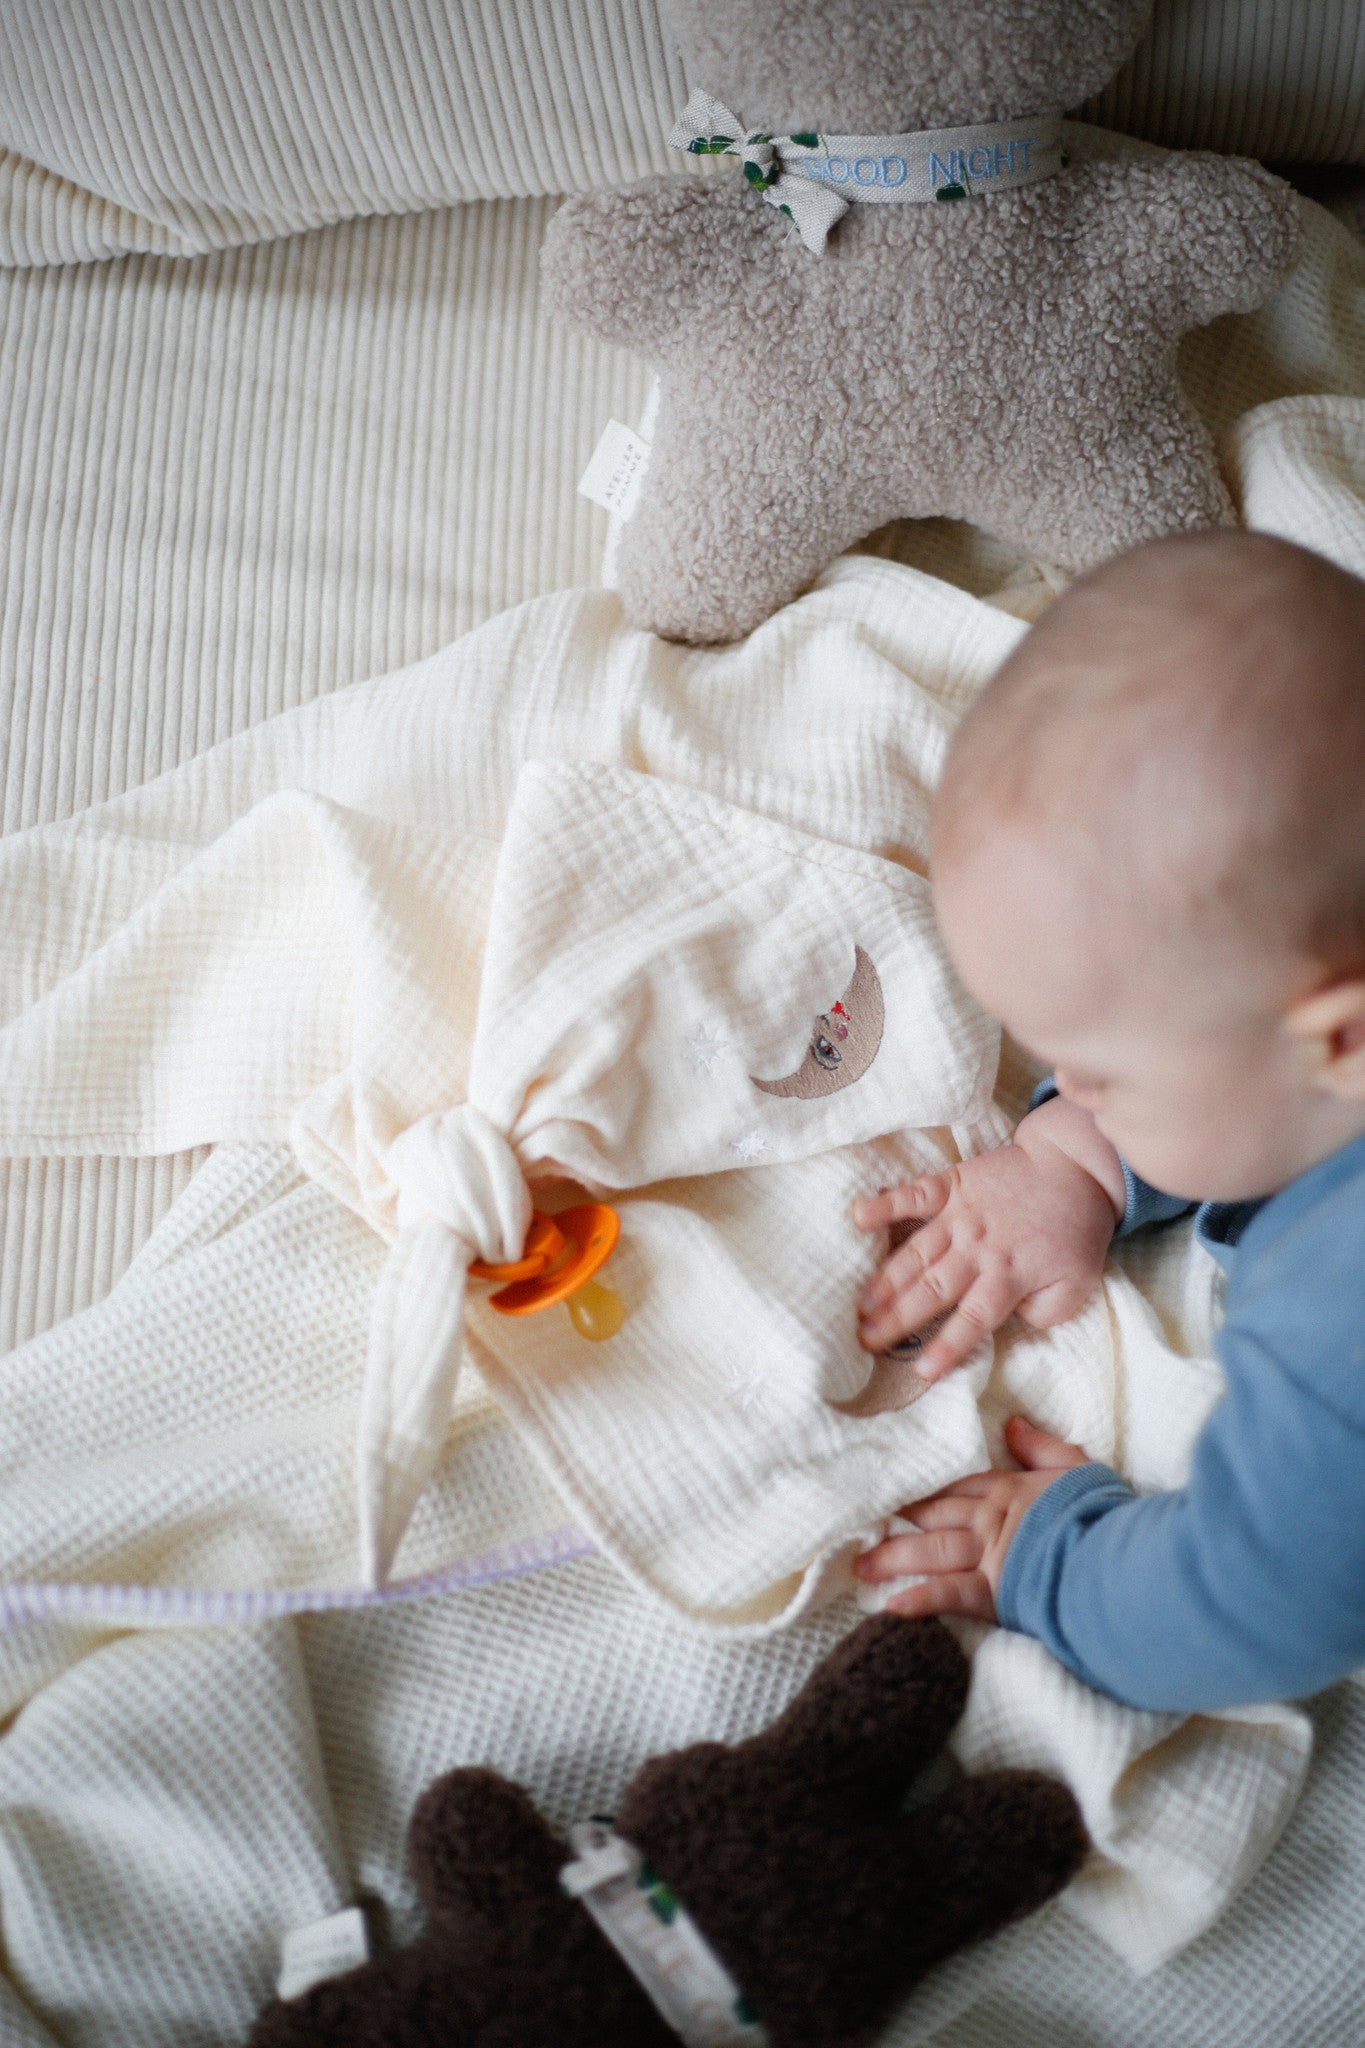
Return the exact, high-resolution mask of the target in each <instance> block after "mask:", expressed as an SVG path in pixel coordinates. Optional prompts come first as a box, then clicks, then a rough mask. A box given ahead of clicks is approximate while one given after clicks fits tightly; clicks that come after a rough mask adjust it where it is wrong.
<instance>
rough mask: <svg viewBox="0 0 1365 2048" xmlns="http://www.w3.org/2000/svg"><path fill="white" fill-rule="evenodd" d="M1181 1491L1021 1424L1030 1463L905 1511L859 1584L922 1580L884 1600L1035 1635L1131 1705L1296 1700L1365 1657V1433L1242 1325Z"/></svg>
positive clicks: (1354, 1408)
mask: <svg viewBox="0 0 1365 2048" xmlns="http://www.w3.org/2000/svg"><path fill="white" fill-rule="evenodd" d="M1226 1363H1227V1367H1228V1376H1229V1387H1228V1393H1227V1397H1226V1399H1225V1400H1223V1401H1222V1402H1221V1403H1220V1404H1219V1406H1218V1407H1217V1408H1215V1410H1214V1412H1213V1414H1212V1416H1211V1417H1210V1418H1209V1420H1208V1422H1207V1423H1206V1424H1205V1426H1204V1429H1203V1432H1202V1433H1201V1435H1200V1438H1199V1441H1198V1443H1197V1444H1196V1445H1195V1450H1194V1457H1193V1461H1192V1463H1191V1467H1190V1477H1189V1482H1188V1484H1187V1485H1186V1486H1185V1487H1184V1488H1182V1489H1181V1490H1180V1491H1179V1492H1174V1493H1158V1494H1152V1495H1149V1496H1147V1497H1145V1498H1141V1499H1139V1498H1138V1497H1137V1496H1136V1495H1135V1494H1134V1493H1133V1492H1132V1491H1131V1490H1130V1488H1128V1487H1127V1486H1126V1485H1125V1484H1124V1482H1123V1481H1122V1480H1121V1479H1120V1478H1119V1476H1118V1474H1117V1473H1115V1472H1112V1471H1110V1469H1109V1468H1108V1466H1106V1465H1096V1464H1090V1463H1087V1462H1086V1459H1085V1454H1084V1452H1083V1451H1080V1450H1078V1449H1077V1447H1076V1446H1075V1445H1074V1444H1063V1443H1060V1442H1058V1440H1057V1439H1056V1438H1055V1437H1050V1436H1047V1435H1045V1434H1044V1432H1043V1431H1042V1430H1040V1429H1036V1428H1034V1426H1033V1425H1032V1424H1031V1423H1029V1422H1027V1421H1025V1419H1024V1418H1023V1417H1022V1416H1016V1417H1015V1418H1014V1420H1013V1421H1012V1422H1011V1423H1010V1424H1009V1425H1008V1428H1007V1431H1006V1441H1007V1443H1008V1445H1009V1448H1010V1450H1011V1451H1012V1452H1013V1454H1014V1456H1015V1457H1016V1458H1018V1459H1019V1460H1020V1461H1021V1462H1022V1463H1024V1464H1025V1465H1026V1466H1027V1467H1028V1469H1027V1470H1025V1471H1023V1472H974V1473H971V1474H969V1475H968V1476H967V1477H966V1478H965V1479H960V1480H957V1481H955V1482H954V1484H953V1485H951V1486H947V1487H945V1488H944V1489H943V1491H942V1492H941V1493H938V1494H935V1495H934V1496H933V1497H932V1498H931V1499H929V1500H925V1501H916V1502H913V1503H911V1505H910V1506H909V1507H907V1508H906V1509H905V1510H904V1513H905V1514H906V1516H907V1517H908V1518H909V1519H910V1520H912V1521H913V1522H914V1523H915V1524H916V1529H917V1531H918V1532H919V1533H916V1534H913V1535H898V1536H892V1537H890V1538H888V1539H887V1540H886V1541H885V1542H884V1543H881V1544H879V1545H878V1546H877V1548H876V1549H875V1550H872V1551H869V1552H868V1553H867V1555H866V1556H865V1557H862V1558H860V1559H859V1560H858V1564H857V1567H856V1569H857V1571H858V1575H859V1577H861V1578H863V1579H866V1580H868V1581H870V1582H872V1583H876V1582H877V1581H879V1580H886V1579H892V1578H901V1577H905V1576H907V1575H909V1574H911V1573H916V1574H923V1575H924V1576H923V1577H922V1578H921V1579H920V1583H919V1584H918V1585H915V1586H912V1587H910V1588H908V1589H907V1590H906V1591H905V1592H904V1593H900V1594H897V1595H895V1596H894V1597H893V1598H892V1600H891V1601H889V1602H888V1605H889V1606H890V1607H892V1608H893V1609H894V1610H895V1611H896V1612H897V1613H902V1614H907V1615H925V1614H967V1615H973V1616H975V1617H977V1618H978V1619H980V1620H982V1621H993V1620H998V1621H999V1622H1000V1623H1001V1624H1002V1625H1003V1626H1004V1627H1006V1628H1012V1629H1017V1630H1019V1631H1020V1632H1021V1633H1023V1634H1025V1635H1032V1636H1036V1637H1038V1639H1039V1640H1040V1641H1041V1642H1044V1643H1046V1644H1047V1646H1048V1648H1049V1649H1050V1650H1051V1651H1052V1653H1053V1655H1054V1656H1055V1657H1057V1658H1058V1659H1059V1660H1060V1661H1061V1662H1062V1663H1063V1664H1065V1665H1066V1666H1067V1667H1068V1668H1069V1669H1070V1670H1072V1671H1074V1672H1075V1673H1076V1674H1077V1675H1078V1677H1080V1678H1083V1679H1084V1680H1085V1681H1086V1682H1087V1684H1089V1685H1092V1686H1094V1687H1095V1688H1096V1690H1097V1691H1099V1692H1104V1693H1108V1694H1109V1695H1110V1697H1111V1698H1113V1699H1117V1700H1121V1701H1123V1702H1124V1703H1125V1704H1126V1705H1128V1706H1134V1707H1146V1708H1150V1709H1153V1710H1155V1711H1159V1712H1165V1713H1199V1712H1212V1711H1215V1710H1216V1709H1218V1708H1221V1707H1229V1706H1249V1705H1252V1704H1253V1703H1255V1702H1257V1701H1260V1700H1275V1699H1286V1698H1290V1699H1295V1698H1300V1697H1302V1696H1303V1695H1305V1694H1307V1693H1311V1692H1316V1691H1318V1690H1319V1689H1320V1688H1321V1687H1323V1686H1325V1685H1329V1684H1331V1683H1332V1682H1333V1681H1334V1680H1336V1679H1339V1678H1344V1677H1345V1676H1346V1675H1347V1674H1348V1673H1349V1672H1351V1671H1354V1670H1356V1669H1358V1668H1359V1667H1360V1665H1361V1664H1362V1663H1363V1662H1365V1514H1362V1512H1361V1507H1360V1475H1361V1471H1362V1468H1365V1423H1363V1422H1362V1418H1361V1414H1360V1406H1361V1404H1360V1398H1359V1393H1358V1390H1357V1389H1352V1390H1351V1398H1350V1399H1349V1400H1348V1401H1346V1402H1340V1401H1338V1400H1337V1399H1336V1398H1335V1396H1336V1392H1337V1389H1336V1388H1335V1387H1332V1386H1330V1385H1329V1386H1328V1387H1326V1388H1325V1389H1323V1390H1322V1393H1323V1396H1324V1398H1320V1397H1319V1390H1318V1388H1317V1387H1316V1386H1314V1385H1310V1384H1308V1383H1306V1382H1305V1381H1302V1380H1300V1379H1299V1377H1298V1375H1297V1374H1296V1373H1293V1372H1290V1371H1288V1370H1286V1368H1285V1367H1284V1365H1283V1363H1282V1362H1281V1361H1280V1360H1278V1359H1276V1358H1275V1357H1274V1356H1273V1354H1272V1353H1270V1352H1269V1351H1268V1350H1266V1349H1265V1348H1263V1346H1262V1345H1261V1344H1260V1343H1259V1342H1257V1341H1256V1340H1255V1339H1254V1338H1251V1337H1250V1335H1249V1334H1248V1335H1247V1336H1246V1337H1245V1338H1244V1337H1242V1336H1241V1335H1240V1334H1239V1336H1238V1337H1237V1339H1236V1340H1235V1342H1234V1344H1233V1345H1232V1347H1230V1355H1227V1356H1226Z"/></svg>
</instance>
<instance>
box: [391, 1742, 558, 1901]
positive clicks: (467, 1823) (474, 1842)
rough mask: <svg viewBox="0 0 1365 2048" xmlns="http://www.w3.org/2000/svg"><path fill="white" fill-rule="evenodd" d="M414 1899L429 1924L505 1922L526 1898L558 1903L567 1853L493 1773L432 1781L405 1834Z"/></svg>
mask: <svg viewBox="0 0 1365 2048" xmlns="http://www.w3.org/2000/svg"><path fill="white" fill-rule="evenodd" d="M408 1856H409V1859H410V1861H411V1864H412V1874H413V1877H414V1880H415V1881H416V1885H417V1891H418V1895H419V1897H420V1898H421V1901H422V1904H423V1905H424V1906H425V1908H426V1910H427V1912H428V1914H429V1915H430V1916H431V1918H432V1919H433V1920H437V1919H443V1920H446V1921H450V1920H451V1919H456V1920H460V1919H466V1918H476V1919H487V1920H492V1921H494V1922H505V1921H506V1920H507V1919H508V1918H509V1917H510V1916H511V1915H512V1914H514V1913H516V1912H518V1911H519V1910H520V1909H521V1908H522V1907H523V1906H524V1905H525V1903H526V1901H527V1900H528V1899H531V1898H544V1897H545V1896H546V1894H547V1893H548V1894H549V1895H550V1897H552V1898H558V1897H559V1895H560V1894H559V1883H558V1878H559V1872H560V1870H561V1869H562V1868H563V1867H564V1865H565V1864H566V1863H567V1862H569V1860H570V1857H569V1851H568V1850H567V1849H566V1848H565V1847H564V1846H563V1844H562V1843H560V1842H557V1841H556V1840H555V1837H554V1836H553V1834H552V1833H551V1832H550V1830H549V1828H548V1827H546V1825H545V1823H544V1821H543V1820H542V1819H541V1817H540V1815H539V1814H538V1813H537V1812H536V1810H535V1807H534V1806H533V1805H532V1804H531V1801H530V1800H529V1798H528V1797H527V1795H526V1794H525V1792H523V1791H522V1789H521V1787H520V1785H514V1784H512V1783H511V1782H510V1780H508V1779H507V1778H503V1777H500V1776H499V1775H498V1773H497V1772H496V1771H488V1770H460V1771H451V1772H450V1773H449V1775H448V1776H446V1777H444V1778H438V1779H437V1780H436V1783H435V1784H434V1785H432V1786H430V1787H429V1788H428V1789H427V1791H426V1792H424V1793H423V1795H422V1797H421V1798H420V1799H419V1800H418V1802H417V1806H416V1808H415V1810H414V1812H413V1816H412V1823H411V1826H410V1827H409V1829H408Z"/></svg>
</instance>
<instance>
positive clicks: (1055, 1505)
mask: <svg viewBox="0 0 1365 2048" xmlns="http://www.w3.org/2000/svg"><path fill="white" fill-rule="evenodd" d="M1101 1496H1103V1498H1101ZM1136 1498H1137V1496H1136V1494H1135V1493H1134V1492H1133V1489H1132V1488H1131V1486H1129V1485H1128V1483H1127V1481H1126V1480H1123V1479H1120V1477H1119V1475H1118V1473H1117V1472H1115V1471H1114V1469H1113V1467H1112V1466H1111V1465H1098V1464H1095V1465H1073V1466H1072V1468H1071V1470H1070V1471H1069V1472H1064V1473H1063V1474H1062V1476H1061V1478H1060V1479H1054V1480H1053V1482H1052V1484H1051V1486H1049V1487H1048V1488H1047V1489H1046V1491H1045V1492H1043V1493H1040V1494H1039V1496H1038V1498H1037V1500H1036V1501H1035V1502H1034V1503H1033V1506H1032V1507H1031V1508H1030V1509H1029V1511H1028V1513H1027V1514H1026V1515H1025V1516H1024V1519H1023V1521H1022V1522H1021V1523H1020V1524H1019V1527H1018V1528H1017V1529H1016V1530H1015V1532H1014V1539H1013V1541H1012V1542H1011V1544H1010V1547H1009V1549H1008V1551H1007V1552H1006V1554H1005V1569H1004V1571H1003V1572H1002V1573H1001V1574H1000V1585H999V1588H998V1590H997V1592H996V1595H995V1616H996V1620H997V1621H998V1622H999V1623H1000V1626H1001V1627H1002V1628H1012V1629H1016V1630H1018V1631H1019V1632H1020V1633H1021V1634H1023V1635H1029V1636H1038V1637H1040V1638H1041V1639H1042V1641H1043V1642H1045V1643H1047V1644H1048V1645H1049V1647H1054V1646H1055V1645H1054V1635H1055V1629H1054V1627H1053V1626H1052V1617H1051V1614H1050V1612H1047V1611H1045V1610H1047V1609H1050V1607H1051V1600H1050V1597H1049V1592H1050V1586H1051V1579H1052V1574H1051V1573H1050V1572H1049V1571H1048V1569H1047V1553H1048V1551H1049V1549H1050V1547H1051V1545H1052V1541H1053V1538H1054V1537H1055V1535H1056V1532H1057V1530H1058V1529H1059V1527H1060V1526H1061V1525H1062V1523H1064V1522H1071V1521H1082V1522H1091V1521H1095V1520H1097V1519H1098V1517H1099V1516H1100V1515H1103V1514H1108V1513H1109V1512H1110V1510H1111V1509H1112V1508H1116V1507H1122V1506H1124V1505H1125V1503H1126V1502H1128V1501H1130V1500H1135V1499H1136ZM1082 1502H1083V1503H1084V1507H1082V1506H1081V1503H1082Z"/></svg>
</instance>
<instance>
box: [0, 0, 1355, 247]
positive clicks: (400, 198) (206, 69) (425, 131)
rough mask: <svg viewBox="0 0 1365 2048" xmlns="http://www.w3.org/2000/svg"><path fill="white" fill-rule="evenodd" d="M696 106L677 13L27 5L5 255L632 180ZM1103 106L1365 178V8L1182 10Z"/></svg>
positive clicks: (379, 4) (233, 0)
mask: <svg viewBox="0 0 1365 2048" xmlns="http://www.w3.org/2000/svg"><path fill="white" fill-rule="evenodd" d="M697 82H698V83H704V81H697ZM685 97H686V82H685V81H684V78H683V73H682V66H681V64H680V62H679V59H678V57H677V55H676V53H675V52H674V51H673V50H672V48H671V47H670V45H669V44H668V42H667V39H666V37H665V34H664V31H663V29H662V27H661V24H660V19H659V9H658V0H345V4H344V5H337V4H336V0H4V4H3V5H0V264H6V265H37V264H48V263H69V262H77V261H82V260H86V259H89V258H91V257H100V256H113V255H119V254H121V253H123V252H124V251H127V250H131V249H148V250H157V251H161V252H163V253H166V254H171V255H193V254H197V253H199V252H202V251H204V250H208V249H221V248H227V247H230V246H232V245H234V244H237V243H244V242H258V241H268V240H271V239H272V238H273V237H275V236H277V235H290V234H296V233H298V232H299V231H300V230H303V229H307V228H316V227H323V226H326V225H328V224H329V223H331V222H333V221H337V220H344V219H349V218H352V217H354V216H357V215H364V214H385V213H411V212H417V211H420V210H422V209H424V208H427V207H434V206H446V205H449V204H451V203H452V202H453V201H457V200H463V199H492V198H511V197H516V196H519V195H525V194H535V193H559V192H565V193H567V192H582V191H587V190H590V189H591V188H593V187H595V186H602V185H620V184H625V183H628V182H629V181H630V180H632V179H634V178H638V177H642V176H644V175H645V174H646V173H648V172H650V171H658V170H663V169H665V168H668V167H669V165H670V162H671V163H672V164H673V165H674V166H675V167H676V166H677V165H678V161H679V160H678V158H677V157H676V155H673V154H671V153H670V152H669V150H668V149H667V146H666V142H665V137H666V135H667V133H668V130H669V127H670V126H671V124H672V122H673V119H674V117H675V115H676V114H677V113H678V111H679V110H680V108H681V106H682V104H683V101H684V99H685ZM1085 111H1086V114H1087V116H1088V117H1089V118H1091V119H1093V120H1097V121H1100V122H1103V123H1106V124H1108V125H1110V126H1113V127H1118V128H1125V129H1128V130H1130V131H1131V132H1133V133H1135V134H1139V135H1145V136H1148V137H1150V138H1151V139H1152V140H1154V141H1158V142H1164V143H1169V144H1175V145H1178V146H1185V147H1196V146H1199V147H1206V148H1213V149H1221V150H1227V151H1232V152H1240V153H1244V154H1247V155H1251V156H1260V157H1264V158H1268V159H1272V160H1278V161H1285V162H1288V161H1294V162H1304V163H1306V162H1317V163H1352V162H1354V163H1361V162H1365V9H1362V8H1361V6H1360V4H1359V0H1160V4H1159V5H1158V7H1157V11H1156V18H1155V22H1154V25H1153V31H1152V34H1151V35H1150V37H1149V38H1148V39H1147V41H1146V42H1145V43H1144V44H1143V45H1142V47H1141V48H1140V49H1139V51H1138V53H1137V55H1136V56H1135V57H1134V58H1133V60H1132V62H1131V63H1130V64H1129V65H1128V66H1127V68H1126V69H1125V70H1124V71H1123V72H1122V73H1121V74H1120V76H1119V77H1118V78H1117V79H1116V80H1115V82H1114V84H1113V85H1111V86H1110V87H1109V89H1108V91H1107V92H1105V93H1104V94H1103V95H1102V97H1101V98H1100V99H1099V100H1098V101H1096V102H1095V103H1094V104H1093V105H1092V106H1091V107H1089V108H1087V109H1086V110H1085Z"/></svg>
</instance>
